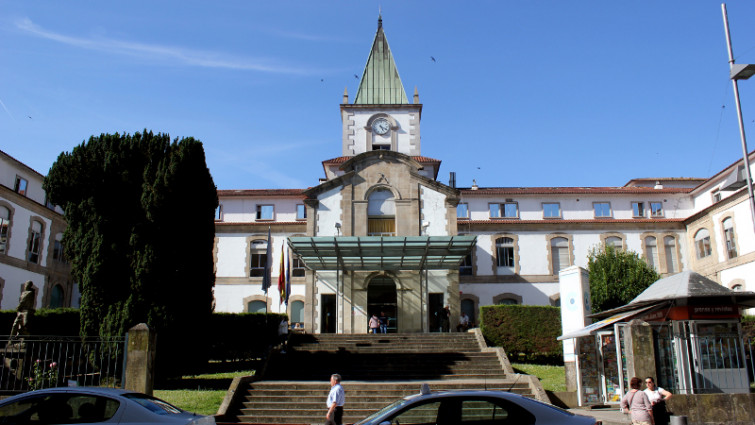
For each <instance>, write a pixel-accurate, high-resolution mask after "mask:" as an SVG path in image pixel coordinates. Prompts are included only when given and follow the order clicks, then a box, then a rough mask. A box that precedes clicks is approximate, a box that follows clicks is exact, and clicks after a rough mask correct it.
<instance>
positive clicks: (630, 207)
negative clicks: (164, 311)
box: [214, 21, 755, 333]
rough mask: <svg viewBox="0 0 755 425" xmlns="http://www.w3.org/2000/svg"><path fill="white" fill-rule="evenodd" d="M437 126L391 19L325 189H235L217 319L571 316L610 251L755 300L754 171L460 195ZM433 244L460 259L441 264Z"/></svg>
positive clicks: (225, 204) (361, 323) (228, 208)
mask: <svg viewBox="0 0 755 425" xmlns="http://www.w3.org/2000/svg"><path fill="white" fill-rule="evenodd" d="M421 116H422V104H420V103H419V95H418V94H417V92H416V90H415V93H414V95H413V98H412V102H411V103H410V102H409V101H408V99H407V96H406V92H405V90H404V87H403V85H402V83H401V80H400V78H399V76H398V71H397V69H396V65H395V62H394V58H393V56H392V54H391V51H390V48H389V47H388V43H387V41H386V39H385V34H384V32H383V29H382V22H380V21H379V24H378V31H377V34H376V35H375V39H374V42H373V45H372V48H371V50H370V56H369V59H368V63H367V65H366V67H365V70H364V73H363V75H362V79H361V82H360V86H359V90H358V92H357V94H356V96H355V98H354V101H353V102H352V103H349V98H348V95H347V94H346V93H344V99H343V103H342V104H341V119H342V129H341V133H342V144H341V156H339V157H336V158H332V159H327V160H325V161H323V167H324V169H325V176H324V178H323V179H321V184H319V185H318V186H316V187H313V188H309V189H285V190H221V191H219V198H220V208H219V210H218V217H217V222H216V246H215V253H214V254H215V259H216V271H217V273H216V287H215V296H216V310H217V311H227V312H243V311H265V310H266V309H267V310H268V311H287V312H288V313H289V315H290V316H291V321H292V322H300V323H302V324H303V325H304V327H305V328H306V329H307V330H308V331H311V332H344V333H364V332H366V331H367V326H366V323H367V318H368V315H371V314H373V313H380V312H381V311H385V312H386V313H387V314H388V315H389V316H391V317H392V318H393V320H392V323H391V326H392V327H393V328H395V329H397V330H398V331H402V332H426V331H433V330H436V329H437V327H438V326H439V323H437V315H436V313H437V312H438V311H439V309H440V308H442V307H443V306H444V305H448V306H449V307H450V309H451V316H452V317H451V323H456V318H457V317H458V315H459V312H460V311H461V310H463V311H466V312H467V313H468V314H469V315H470V317H472V318H473V320H476V319H477V317H476V312H477V311H478V308H479V306H481V305H490V304H500V303H517V304H533V305H559V304H560V296H559V292H558V271H559V270H560V269H562V268H565V267H567V266H570V265H577V266H582V267H586V266H587V258H588V254H589V252H590V250H591V249H593V248H595V247H597V246H600V245H602V244H613V245H615V246H617V247H621V248H622V249H628V250H632V251H636V252H638V253H640V254H641V255H642V256H643V257H645V258H646V259H647V260H648V262H649V263H650V264H651V265H652V266H653V267H655V268H656V270H658V271H659V272H660V273H661V274H662V275H664V276H666V275H670V274H674V273H678V272H680V271H683V270H690V269H691V270H694V271H697V272H699V273H701V274H703V275H705V276H707V277H709V278H711V279H714V280H715V281H717V282H719V283H721V284H722V285H725V286H727V287H729V288H733V289H747V290H755V262H754V261H753V259H755V233H754V232H753V223H752V222H751V221H752V219H751V216H750V212H749V206H748V203H747V202H748V201H747V200H748V198H747V190H746V187H745V186H744V185H743V182H742V176H743V174H742V173H741V171H740V172H739V173H737V170H738V169H739V168H741V160H740V161H739V162H736V163H734V164H732V165H731V166H729V167H727V168H726V169H725V170H722V171H721V172H720V173H718V174H716V175H715V176H713V177H711V178H709V179H693V178H647V179H634V180H632V181H630V182H628V183H627V184H626V185H625V186H623V187H586V188H585V187H578V188H576V187H574V188H573V187H547V188H538V187H524V188H509V187H488V188H482V187H476V186H473V187H467V188H456V187H454V186H455V184H454V183H453V181H452V182H450V185H446V184H444V183H441V182H440V181H438V180H437V176H438V172H439V168H440V163H441V161H439V160H436V159H432V158H427V157H423V156H422V155H421V138H420V134H421V132H420V124H421ZM753 159H755V155H752V156H751V157H750V161H751V162H752V161H753ZM452 180H453V178H452ZM501 183H505V182H501ZM268 229H269V231H270V232H271V235H272V238H271V240H272V253H271V257H272V258H271V259H270V260H271V263H272V265H273V267H272V275H273V278H272V282H273V285H272V287H271V288H270V290H269V292H268V294H267V296H266V295H265V293H264V292H263V290H262V274H263V270H264V265H265V262H266V261H267V260H268V258H267V250H266V248H267V235H268ZM381 238H382V239H381ZM404 238H408V239H406V240H408V241H409V244H408V245H407V243H404V244H403V245H401V242H400V241H401V240H404ZM470 240H472V242H471V243H470ZM475 240H476V243H474V241H475ZM442 243H446V244H447V245H448V247H449V248H448V250H447V251H445V252H443V251H442V250H440V251H438V250H436V249H437V246H438V245H439V244H442ZM411 244H415V245H412V246H410V245H411ZM417 246H422V247H423V248H425V249H426V250H427V251H428V252H430V251H432V250H436V251H433V253H434V254H437V255H440V256H444V255H445V256H447V257H448V261H446V262H443V261H439V262H436V263H433V264H432V265H430V264H431V263H432V262H433V258H431V257H432V255H428V256H424V257H423V255H422V254H421V253H418V250H417V249H414V248H416V247H417ZM470 248H471V251H468V252H467V251H465V250H467V249H470ZM284 251H285V252H286V255H287V257H288V256H289V255H290V256H292V257H293V258H294V260H292V261H293V262H294V265H293V269H292V270H293V271H292V273H291V274H292V278H291V297H290V299H289V305H288V307H287V310H286V306H285V305H281V304H280V303H279V295H278V290H277V284H276V282H277V279H278V275H279V272H278V270H279V268H278V264H279V262H280V258H281V254H282V253H283V252H284ZM460 253H461V257H459V256H458V255H459V254H460ZM467 254H468V255H467ZM297 255H301V260H300V259H299V258H297ZM452 257H453V258H455V260H457V261H458V260H459V259H463V260H462V262H461V265H460V266H456V265H454V266H449V264H451V263H452V261H451V259H452ZM420 263H421V264H420Z"/></svg>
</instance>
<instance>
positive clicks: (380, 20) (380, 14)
mask: <svg viewBox="0 0 755 425" xmlns="http://www.w3.org/2000/svg"><path fill="white" fill-rule="evenodd" d="M380 28H383V5H380V6H378V29H380Z"/></svg>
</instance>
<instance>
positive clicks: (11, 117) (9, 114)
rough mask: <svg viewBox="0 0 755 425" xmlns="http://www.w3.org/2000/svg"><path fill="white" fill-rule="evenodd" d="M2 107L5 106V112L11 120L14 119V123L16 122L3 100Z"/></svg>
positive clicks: (0, 102) (0, 101) (0, 100)
mask: <svg viewBox="0 0 755 425" xmlns="http://www.w3.org/2000/svg"><path fill="white" fill-rule="evenodd" d="M0 105H3V109H5V112H7V113H8V116H9V117H10V119H12V120H13V121H16V119H15V118H13V115H12V114H11V113H10V111H9V110H8V108H6V107H5V103H4V102H3V100H2V99H0Z"/></svg>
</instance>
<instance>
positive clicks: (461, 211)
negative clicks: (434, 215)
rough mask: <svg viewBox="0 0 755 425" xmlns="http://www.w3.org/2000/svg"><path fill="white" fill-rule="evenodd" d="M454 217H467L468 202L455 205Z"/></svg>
mask: <svg viewBox="0 0 755 425" xmlns="http://www.w3.org/2000/svg"><path fill="white" fill-rule="evenodd" d="M456 218H469V204H459V205H457V206H456Z"/></svg>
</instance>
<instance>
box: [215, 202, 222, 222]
mask: <svg viewBox="0 0 755 425" xmlns="http://www.w3.org/2000/svg"><path fill="white" fill-rule="evenodd" d="M215 220H217V221H222V220H223V204H218V206H217V208H215Z"/></svg>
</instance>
